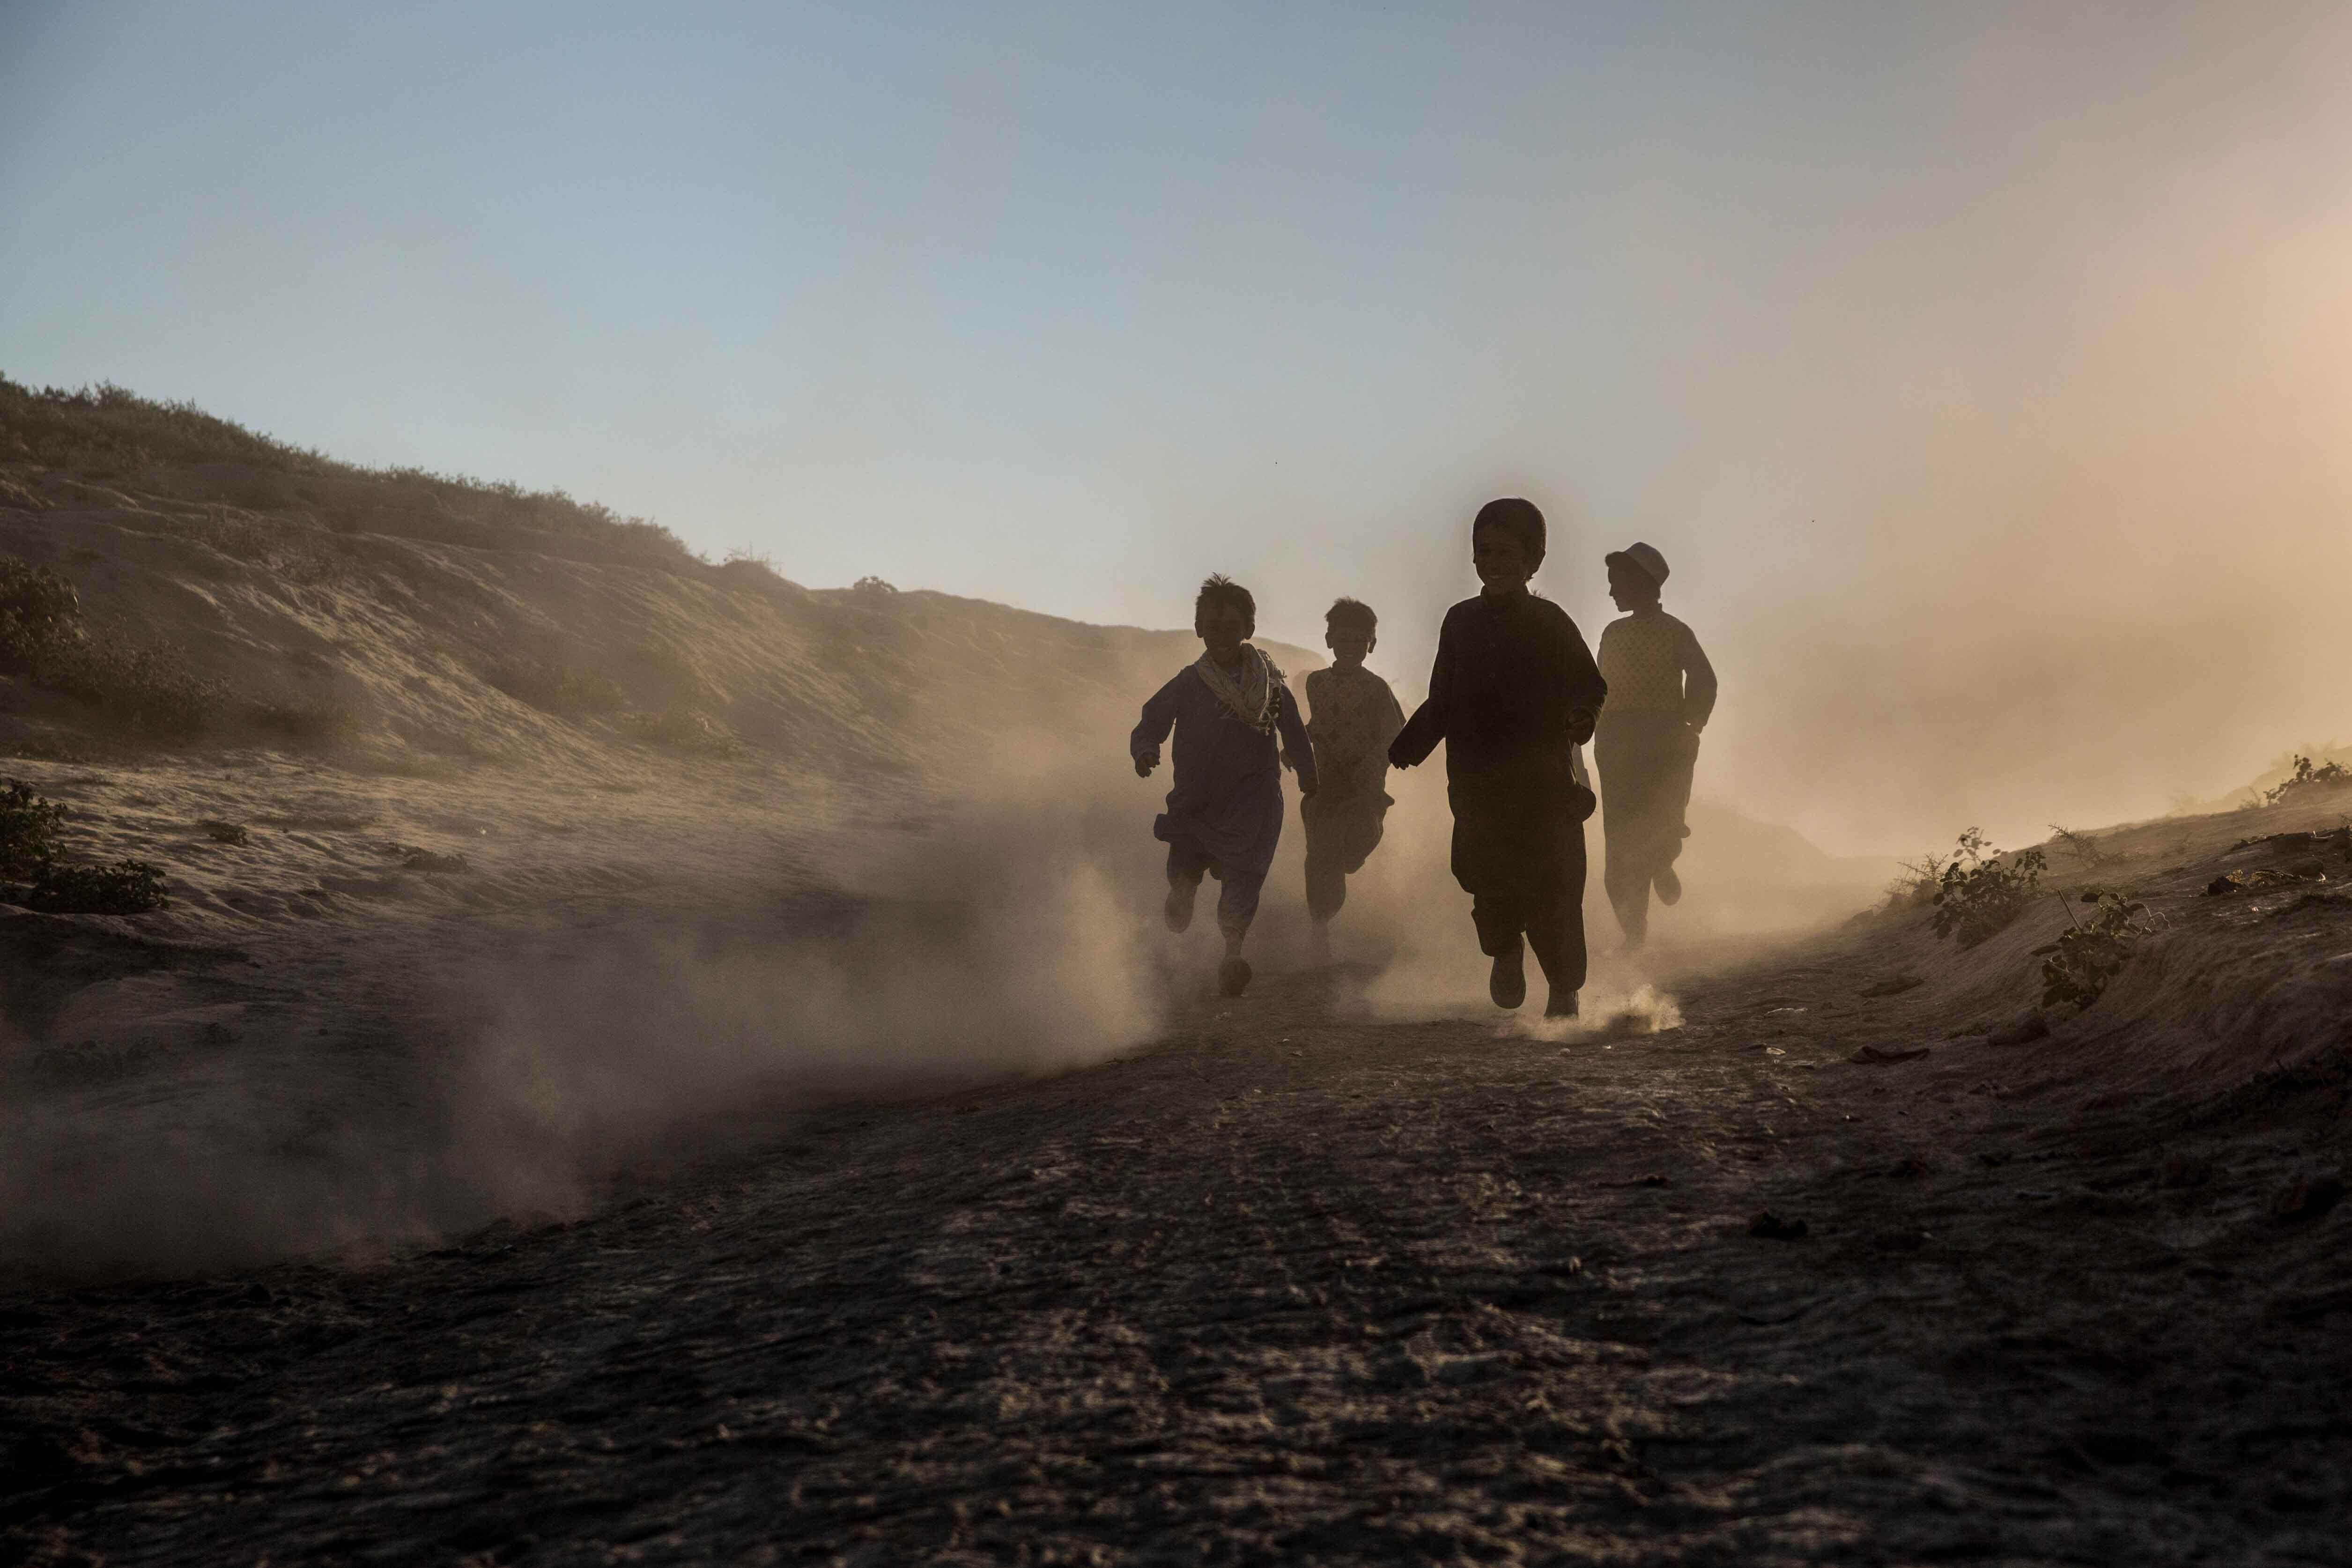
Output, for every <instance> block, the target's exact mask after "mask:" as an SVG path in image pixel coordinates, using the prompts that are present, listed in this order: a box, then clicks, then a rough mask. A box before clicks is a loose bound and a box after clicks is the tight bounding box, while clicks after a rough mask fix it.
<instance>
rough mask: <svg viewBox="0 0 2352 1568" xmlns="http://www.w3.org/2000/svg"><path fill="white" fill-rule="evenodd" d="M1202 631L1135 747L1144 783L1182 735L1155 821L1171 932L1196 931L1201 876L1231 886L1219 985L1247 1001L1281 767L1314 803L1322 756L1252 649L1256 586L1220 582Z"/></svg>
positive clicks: (1202, 614) (1223, 908)
mask: <svg viewBox="0 0 2352 1568" xmlns="http://www.w3.org/2000/svg"><path fill="white" fill-rule="evenodd" d="M1192 630H1193V633H1194V634H1195V635H1196V636H1198V637H1200V639H1201V643H1202V648H1203V652H1202V655H1201V657H1200V658H1199V659H1198V660H1197V661H1195V662H1194V663H1192V664H1191V665H1189V666H1187V667H1186V668H1183V669H1181V670H1180V671H1178V672H1177V674H1176V678H1175V679H1172V680H1171V681H1169V683H1168V684H1167V685H1165V686H1163V687H1161V688H1160V689H1159V690H1158V691H1157V692H1154V693H1153V694H1152V697H1151V700H1150V701H1149V702H1146V703H1145V704H1144V705H1143V720H1142V722H1140V723H1139V724H1137V725H1136V727H1135V731H1134V733H1133V734H1131V735H1129V737H1128V742H1127V750H1128V754H1129V756H1130V757H1132V758H1133V759H1134V760H1135V772H1136V776H1138V777H1139V778H1149V777H1150V776H1151V771H1152V770H1153V769H1154V768H1156V767H1158V766H1159V765H1160V742H1163V741H1165V740H1167V739H1168V732H1169V731H1170V730H1171V728H1172V729H1173V730H1174V731H1175V732H1176V742H1175V747H1174V750H1175V763H1176V765H1175V779H1174V787H1173V788H1171V789H1170V790H1169V792H1168V809H1167V810H1166V811H1165V812H1163V813H1161V814H1160V817H1159V818H1158V819H1157V820H1156V821H1154V822H1153V823H1152V825H1151V835H1152V837H1155V838H1157V839H1159V840H1160V842H1161V843H1163V844H1165V845H1167V846H1168V903H1167V906H1166V913H1167V917H1168V929H1169V930H1170V931H1184V930H1186V929H1187V928H1188V927H1190V926H1191V925H1192V902H1193V899H1194V898H1195V896H1196V895H1197V894H1198V893H1199V892H1200V890H1201V878H1202V876H1203V875H1207V876H1212V877H1214V878H1216V879H1217V880H1218V881H1219V882H1220V883H1222V884H1223V891H1222V892H1220V893H1219V894H1218V895H1217V929H1218V930H1219V931H1222V932H1223V934H1224V939H1225V956H1224V960H1223V963H1220V964H1219V965H1218V966H1217V984H1218V986H1219V988H1220V989H1222V990H1223V992H1224V994H1226V995H1228V996H1238V995H1240V994H1242V992H1243V991H1244V989H1246V988H1247V986H1248V985H1249V983H1250V966H1249V962H1248V961H1247V960H1246V959H1244V958H1243V957H1242V939H1243V938H1244V937H1245V936H1247V935H1248V934H1249V928H1250V921H1251V920H1252V919H1253V918H1255V915H1256V914H1257V900H1258V893H1259V891H1260V890H1261V889H1264V887H1265V873H1266V868H1268V867H1269V866H1271V865H1272V864H1273V863H1274V847H1275V845H1276V842H1278V841H1279V840H1280V838H1281V837H1282V814H1283V805H1282V769H1283V766H1284V764H1285V763H1287V764H1288V765H1289V766H1290V768H1291V769H1292V770H1294V771H1295V772H1296V773H1297V774H1298V794H1299V796H1300V798H1301V799H1302V800H1307V799H1311V798H1313V796H1314V795H1315V752H1314V749H1313V747H1312V746H1311V745H1310V744H1309V743H1308V742H1307V731H1306V728H1305V726H1303V725H1302V724H1300V723H1299V721H1298V707H1297V703H1296V702H1294V701H1293V700H1291V696H1290V689H1289V688H1288V687H1286V685H1284V684H1283V679H1282V671H1281V670H1279V669H1276V668H1275V665H1274V660H1272V659H1270V658H1267V657H1266V656H1265V652H1264V651H1263V650H1261V649H1259V648H1256V647H1252V646H1251V645H1250V642H1249V640H1248V639H1249V637H1251V635H1252V634H1253V633H1255V631H1256V630H1257V601H1256V600H1255V598H1253V597H1252V596H1251V595H1250V591H1249V590H1248V589H1247V588H1244V587H1243V586H1242V585H1241V584H1238V583H1234V582H1232V581H1230V580H1229V579H1227V578H1224V577H1223V576H1216V577H1211V578H1210V579H1209V580H1208V581H1207V582H1205V583H1203V584H1201V592H1200V595H1199V597H1198V598H1196V599H1195V600H1194V601H1193V605H1192ZM1277 737H1279V739H1278V740H1277Z"/></svg>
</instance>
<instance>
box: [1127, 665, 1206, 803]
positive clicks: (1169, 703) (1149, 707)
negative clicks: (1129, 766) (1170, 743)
mask: <svg viewBox="0 0 2352 1568" xmlns="http://www.w3.org/2000/svg"><path fill="white" fill-rule="evenodd" d="M1190 673H1191V671H1189V670H1187V671H1184V672H1182V673H1180V674H1179V675H1178V676H1177V677H1176V680H1171V681H1170V682H1169V683H1168V684H1167V685H1165V686H1163V687H1161V688H1160V689H1159V690H1157V691H1155V692H1153V693H1152V694H1151V700H1150V701H1148V702H1146V703H1145V704H1144V705H1143V720H1142V721H1141V722H1140V723H1139V724H1137V725H1136V727H1135V729H1134V730H1133V731H1131V732H1129V735H1128V737H1127V754H1128V755H1129V757H1130V758H1132V759H1133V760H1134V762H1135V776H1136V777H1137V778H1139V779H1148V778H1150V776H1151V770H1152V769H1154V768H1156V767H1158V766H1159V765H1160V742H1162V741H1165V740H1166V739H1168V731H1171V730H1172V729H1174V728H1175V727H1176V681H1177V680H1181V679H1184V677H1185V676H1186V675H1189V674H1190Z"/></svg>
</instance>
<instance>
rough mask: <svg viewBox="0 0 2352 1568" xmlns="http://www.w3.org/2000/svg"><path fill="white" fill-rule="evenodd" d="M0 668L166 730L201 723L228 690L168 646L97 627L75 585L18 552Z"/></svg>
mask: <svg viewBox="0 0 2352 1568" xmlns="http://www.w3.org/2000/svg"><path fill="white" fill-rule="evenodd" d="M0 672H5V673H7V674H12V675H22V676H24V677H26V679H29V680H31V681H32V682H33V684H35V685H36V686H39V687H43V688H46V689H48V690H51V691H55V692H58V693H60V694H61V695H64V696H67V697H71V698H74V699H76V700H79V701H81V702H84V703H87V704H89V706H90V707H92V708H95V709H97V710H99V711H100V712H101V713H104V714H106V715H107V716H108V717H109V718H112V719H119V720H121V721H123V722H125V723H129V724H134V725H137V726H139V727H141V728H142V729H149V730H158V731H188V730H193V729H194V728H196V727H197V726H198V725H200V724H202V723H203V722H204V721H205V720H206V719H208V718H210V717H211V716H212V714H213V712H214V710H216V709H217V708H219V707H220V705H221V702H222V700H224V699H225V698H226V696H227V692H228V689H227V687H226V685H224V684H223V683H222V682H220V681H217V680H206V679H204V678H202V677H201V676H198V675H196V674H195V673H194V671H192V670H190V669H189V668H188V667H187V664H186V662H185V661H184V659H182V658H181V657H180V652H179V650H178V649H177V648H175V647H172V646H171V645H170V644H169V643H134V642H131V641H130V640H128V639H127V638H124V637H117V636H115V635H114V634H112V633H110V632H93V631H90V630H89V628H87V627H86V626H83V624H82V616H81V600H80V597H79V595H77V594H76V593H75V592H74V588H73V584H70V583H68V582H67V581H66V580H65V579H64V578H63V577H60V576H58V574H56V573H54V572H51V571H49V570H48V569H47V567H43V566H35V565H33V564H32V563H29V562H26V561H24V560H20V559H19V558H17V557H16V556H13V555H0Z"/></svg>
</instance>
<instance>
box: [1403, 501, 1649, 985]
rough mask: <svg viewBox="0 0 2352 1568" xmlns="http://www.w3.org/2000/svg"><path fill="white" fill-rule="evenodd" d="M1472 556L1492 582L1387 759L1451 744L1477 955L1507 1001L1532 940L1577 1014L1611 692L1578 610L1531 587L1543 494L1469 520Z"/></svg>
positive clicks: (1444, 649)
mask: <svg viewBox="0 0 2352 1568" xmlns="http://www.w3.org/2000/svg"><path fill="white" fill-rule="evenodd" d="M1470 552H1471V554H1470V558H1471V563H1472V564H1473V565H1474V566H1475V568H1476V569H1477V573H1478V578H1479V581H1480V582H1481V583H1482V584H1484V585H1485V586H1484V591H1483V592H1481V593H1480V594H1479V595H1478V596H1477V597H1476V598H1475V599H1465V600H1464V601H1463V602H1462V603H1460V604H1458V605H1454V607H1453V608H1452V609H1450V610H1448V611H1446V612H1445V622H1444V626H1443V627H1442V628H1441V629H1440V631H1439V632H1438V636H1437V662H1436V664H1435V665H1434V666H1433V668H1432V669H1431V670H1430V675H1429V700H1427V701H1425V702H1423V704H1422V705H1421V707H1420V709H1419V710H1417V711H1415V712H1414V714H1413V716H1412V719H1411V720H1410V721H1407V723H1406V724H1405V727H1404V730H1403V731H1402V733H1400V734H1399V735H1398V736H1397V738H1396V742H1395V743H1394V744H1393V745H1391V747H1390V748H1389V761H1390V762H1391V763H1393V764H1394V765H1396V766H1398V767H1401V768H1409V767H1412V766H1413V765H1414V764H1415V763H1420V762H1421V761H1423V759H1424V758H1426V757H1427V756H1428V755H1429V753H1430V752H1432V751H1433V750H1435V749H1436V746H1437V742H1440V741H1444V742H1445V794H1446V798H1447V800H1448V801H1449V802H1450V803H1451V804H1452V805H1453V807H1454V879H1455V880H1456V881H1458V882H1460V883H1461V884H1462V886H1463V889H1465V891H1466V892H1468V893H1469V894H1470V897H1471V906H1470V918H1471V920H1472V921H1474V922H1475V924H1476V925H1477V928H1478V947H1479V951H1480V952H1484V953H1486V955H1487V956H1488V957H1489V958H1492V959H1493V960H1494V961H1495V962H1494V968H1493V971H1492V973H1490V974H1489V975H1488V977H1487V982H1486V985H1487V992H1488V994H1490V995H1492V996H1493V997H1494V999H1495V1005H1496V1006H1498V1007H1517V1005H1519V1004H1520V1003H1521V1002H1523V1001H1525V1000H1526V999H1527V993H1528V982H1527V972H1526V968H1525V963H1526V952H1527V949H1528V947H1529V946H1533V947H1534V949H1535V950H1536V962H1537V963H1539V964H1541V965H1542V966H1543V972H1544V978H1545V979H1546V980H1547V981H1549V983H1550V985H1551V998H1550V1002H1549V1005H1547V1006H1546V1007H1545V1009H1544V1011H1545V1013H1546V1014H1547V1015H1549V1016H1553V1017H1570V1016H1574V1015H1575V1013H1576V994H1577V992H1578V991H1579V990H1580V989H1582V987H1583V985H1584V966H1585V954H1584V819H1585V818H1586V817H1588V816H1591V815H1592V793H1591V791H1590V790H1588V789H1586V788H1585V787H1584V786H1583V785H1582V784H1580V783H1578V782H1577V780H1576V776H1575V774H1576V748H1577V747H1578V746H1579V745H1580V744H1582V743H1583V742H1585V741H1587V740H1589V739H1591V734H1592V725H1593V720H1594V716H1595V715H1596V714H1597V713H1599V712H1600V710H1601V703H1602V701H1603V700H1605V699H1606V698H1607V696H1608V694H1609V688H1608V686H1607V684H1606V683H1605V682H1603V681H1602V680H1601V671H1600V670H1599V669H1598V668H1596V667H1595V666H1594V664H1593V662H1592V652H1591V649H1590V648H1589V647H1586V646H1585V642H1584V636H1583V634H1582V633H1580V632H1579V631H1578V630H1577V629H1576V623H1575V622H1574V621H1572V620H1570V619H1569V617H1568V613H1567V612H1566V611H1565V610H1562V609H1561V608H1560V607H1559V605H1555V604H1553V603H1552V602H1551V601H1549V599H1538V598H1537V597H1536V596H1535V595H1533V594H1530V593H1529V592H1528V578H1529V577H1532V576H1533V575H1534V574H1535V571H1536V568H1537V567H1538V566H1540V565H1541V564H1542V563H1543V558H1544V517H1543V513H1542V512H1540V511H1538V510H1536V507H1535V505H1534V503H1532V502H1530V501H1525V500H1516V499H1514V500H1493V501H1488V502H1487V503H1486V505H1485V506H1483V507H1481V508H1479V509H1478V515H1477V517H1476V518H1475V520H1473V521H1472V523H1471V525H1470Z"/></svg>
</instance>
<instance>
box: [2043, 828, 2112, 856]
mask: <svg viewBox="0 0 2352 1568" xmlns="http://www.w3.org/2000/svg"><path fill="white" fill-rule="evenodd" d="M2050 841H2051V842H2052V843H2053V844H2055V845H2058V846H2059V847H2061V848H2063V849H2064V850H2065V851H2066V852H2067V853H2069V854H2071V855H2072V856H2074V858H2075V859H2077V860H2080V861H2081V862H2082V863H2083V864H2084V865H2085V866H2103V865H2105V864H2106V863H2107V862H2108V861H2109V860H2112V859H2114V858H2115V857H2114V856H2113V855H2111V854H2109V853H2108V851H2107V849H2106V847H2105V846H2104V845H2102V844H2101V843H2100V842H2099V841H2098V840H2097V839H2096V838H2094V837H2091V836H2090V835H2089V834H2087V833H2076V832H2074V831H2072V830H2071V829H2068V828H2064V827H2061V826H2058V825H2057V824H2056V823H2054V822H2053V823H2052V824H2051V825H2050Z"/></svg>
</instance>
